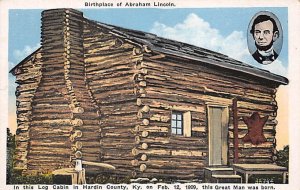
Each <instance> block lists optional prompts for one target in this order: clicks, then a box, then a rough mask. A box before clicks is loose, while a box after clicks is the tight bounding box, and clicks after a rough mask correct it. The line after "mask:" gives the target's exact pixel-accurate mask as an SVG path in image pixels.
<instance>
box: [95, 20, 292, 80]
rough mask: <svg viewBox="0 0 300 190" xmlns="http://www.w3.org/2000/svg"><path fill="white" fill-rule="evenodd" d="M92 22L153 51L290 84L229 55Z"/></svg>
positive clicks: (279, 77) (278, 76)
mask: <svg viewBox="0 0 300 190" xmlns="http://www.w3.org/2000/svg"><path fill="white" fill-rule="evenodd" d="M92 22H94V23H95V24H97V25H99V26H101V27H104V28H106V29H108V30H110V31H111V32H112V33H115V34H118V35H119V36H122V37H124V38H127V39H130V40H132V41H136V42H138V43H140V44H143V45H146V46H148V47H149V48H150V49H151V50H152V51H157V52H161V53H164V54H167V55H173V56H178V57H182V58H186V59H190V60H193V61H196V62H198V63H199V64H208V65H213V66H217V67H220V68H224V69H229V70H233V71H236V72H240V73H245V74H249V75H252V76H254V77H259V78H262V79H267V80H269V81H273V82H276V83H279V84H283V85H287V84H288V83H289V81H288V79H287V78H285V77H283V76H280V75H277V74H274V73H271V72H270V71H267V70H264V69H260V68H257V67H254V66H252V65H249V64H247V63H244V62H241V61H238V60H235V59H233V58H230V57H228V56H227V55H224V54H221V53H218V52H214V51H211V50H208V49H204V48H201V47H197V46H194V45H191V44H187V43H183V42H179V41H175V40H170V39H166V38H162V37H159V36H157V35H155V34H152V33H147V32H142V31H138V30H132V29H126V28H122V27H118V26H113V25H109V24H104V23H101V22H97V21H92Z"/></svg>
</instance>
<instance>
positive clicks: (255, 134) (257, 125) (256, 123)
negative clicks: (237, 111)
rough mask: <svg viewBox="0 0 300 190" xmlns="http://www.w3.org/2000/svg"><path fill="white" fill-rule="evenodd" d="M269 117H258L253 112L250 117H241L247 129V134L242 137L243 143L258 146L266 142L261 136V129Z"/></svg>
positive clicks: (262, 135)
mask: <svg viewBox="0 0 300 190" xmlns="http://www.w3.org/2000/svg"><path fill="white" fill-rule="evenodd" d="M268 118H269V116H265V117H262V118H261V117H260V116H259V114H258V113H257V112H254V113H253V114H252V115H251V116H250V117H246V116H244V117H243V120H244V122H245V123H246V125H247V127H248V133H247V134H246V135H245V136H244V137H243V141H244V142H251V143H252V144H254V145H259V144H261V143H264V142H266V141H267V139H266V138H265V136H264V134H263V127H264V125H265V123H266V122H267V120H268Z"/></svg>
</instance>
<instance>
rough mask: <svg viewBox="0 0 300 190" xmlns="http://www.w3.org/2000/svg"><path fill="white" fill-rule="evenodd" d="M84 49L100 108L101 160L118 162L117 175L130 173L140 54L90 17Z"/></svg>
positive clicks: (85, 28) (87, 68) (116, 163)
mask: <svg viewBox="0 0 300 190" xmlns="http://www.w3.org/2000/svg"><path fill="white" fill-rule="evenodd" d="M84 50H85V64H86V77H87V82H88V85H89V87H90V91H91V94H92V96H93V97H94V98H95V100H96V103H97V105H98V106H99V108H100V117H101V123H100V127H101V140H100V147H101V161H102V162H104V163H108V164H112V165H113V166H115V167H116V168H117V169H116V171H115V173H116V174H117V175H123V176H128V175H130V176H131V175H132V174H134V172H133V166H132V165H131V161H132V160H133V155H132V154H131V150H132V148H133V147H134V146H135V140H134V139H135V138H134V137H135V136H134V127H135V125H136V123H137V111H138V110H137V105H136V94H135V91H134V88H135V83H134V80H133V78H134V75H135V73H136V69H135V65H136V62H138V61H139V60H140V59H141V55H139V54H136V53H135V52H134V51H135V46H134V45H132V44H130V43H128V42H126V41H123V40H122V39H121V38H117V37H116V36H115V35H113V34H112V33H110V32H109V31H108V30H106V29H105V28H100V27H99V26H96V25H95V24H94V23H92V22H90V21H88V20H87V21H86V23H85V27H84ZM99 172H100V169H99ZM104 172H105V171H104Z"/></svg>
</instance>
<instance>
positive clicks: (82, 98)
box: [27, 9, 100, 173]
mask: <svg viewBox="0 0 300 190" xmlns="http://www.w3.org/2000/svg"><path fill="white" fill-rule="evenodd" d="M83 28H84V18H83V14H82V12H79V11H77V10H73V9H52V10H45V11H43V12H42V33H41V45H42V49H41V61H42V69H41V73H42V77H41V81H40V83H39V86H38V88H37V89H36V92H35V96H34V98H33V103H32V110H33V111H32V118H31V124H30V130H29V138H30V140H29V144H28V148H27V149H28V155H27V161H28V165H27V170H28V172H27V173H35V172H38V173H40V172H42V173H45V172H46V173H49V172H52V171H54V170H56V169H59V168H68V167H70V166H71V167H73V166H74V162H71V161H72V160H73V159H75V158H77V159H85V160H87V161H89V160H95V161H97V160H98V157H97V156H98V155H99V151H100V150H99V151H94V152H95V153H94V154H88V153H90V152H91V150H89V149H88V148H84V147H83V145H85V142H89V143H94V144H95V147H97V148H98V149H100V145H99V142H100V140H99V136H100V135H99V133H95V132H94V131H99V125H97V124H95V125H93V126H92V127H94V128H92V130H93V132H91V131H88V130H86V128H85V127H84V126H85V124H90V123H92V122H91V121H93V122H96V121H98V120H99V115H98V114H97V113H98V108H97V107H96V106H93V103H92V102H93V98H92V97H91V95H90V93H89V90H88V86H87V84H86V82H85V81H86V79H85V64H84V50H83V39H82V35H83ZM99 122H100V121H99ZM89 130H91V127H90V128H89ZM91 139H93V140H91ZM95 147H93V148H94V150H95ZM97 148H96V149H97ZM87 155H88V156H87Z"/></svg>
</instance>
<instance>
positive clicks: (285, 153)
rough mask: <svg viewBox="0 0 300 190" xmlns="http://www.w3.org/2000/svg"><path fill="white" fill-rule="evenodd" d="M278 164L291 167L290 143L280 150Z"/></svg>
mask: <svg viewBox="0 0 300 190" xmlns="http://www.w3.org/2000/svg"><path fill="white" fill-rule="evenodd" d="M276 164H277V165H279V166H283V167H286V168H289V145H287V146H285V147H284V148H283V150H279V151H278V153H277V160H276Z"/></svg>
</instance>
